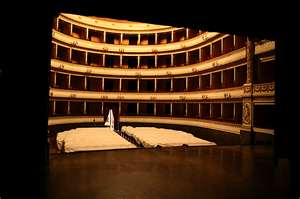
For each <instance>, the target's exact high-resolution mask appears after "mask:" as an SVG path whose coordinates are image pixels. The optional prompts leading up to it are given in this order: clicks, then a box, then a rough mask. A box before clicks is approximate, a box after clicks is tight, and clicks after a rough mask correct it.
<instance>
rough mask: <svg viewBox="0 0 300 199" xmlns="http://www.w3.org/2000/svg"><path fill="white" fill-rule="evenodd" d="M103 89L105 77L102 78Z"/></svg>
mask: <svg viewBox="0 0 300 199" xmlns="http://www.w3.org/2000/svg"><path fill="white" fill-rule="evenodd" d="M102 91H104V77H103V78H102Z"/></svg>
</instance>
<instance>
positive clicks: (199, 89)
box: [199, 75, 201, 90]
mask: <svg viewBox="0 0 300 199" xmlns="http://www.w3.org/2000/svg"><path fill="white" fill-rule="evenodd" d="M199 90H201V75H199Z"/></svg>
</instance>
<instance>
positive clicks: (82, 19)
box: [59, 13, 179, 33]
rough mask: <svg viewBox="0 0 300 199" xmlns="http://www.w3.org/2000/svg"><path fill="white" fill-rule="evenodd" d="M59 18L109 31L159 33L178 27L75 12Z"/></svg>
mask: <svg viewBox="0 0 300 199" xmlns="http://www.w3.org/2000/svg"><path fill="white" fill-rule="evenodd" d="M59 18H60V19H62V20H64V21H66V22H69V23H73V24H76V25H78V26H81V27H85V28H92V29H96V30H102V31H106V30H109V31H111V32H118V33H120V32H135V33H140V32H143V33H160V32H166V31H172V30H177V29H179V28H174V27H171V26H165V25H155V24H149V23H140V22H133V21H127V20H114V19H109V18H101V17H89V16H81V15H75V14H67V13H62V14H60V16H59Z"/></svg>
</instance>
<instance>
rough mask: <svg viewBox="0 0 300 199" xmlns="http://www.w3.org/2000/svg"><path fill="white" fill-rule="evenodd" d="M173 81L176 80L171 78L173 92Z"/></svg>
mask: <svg viewBox="0 0 300 199" xmlns="http://www.w3.org/2000/svg"><path fill="white" fill-rule="evenodd" d="M173 81H174V78H171V91H173Z"/></svg>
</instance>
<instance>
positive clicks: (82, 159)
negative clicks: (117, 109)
mask: <svg viewBox="0 0 300 199" xmlns="http://www.w3.org/2000/svg"><path fill="white" fill-rule="evenodd" d="M48 183H49V184H48V191H49V192H48V196H49V198H51V199H52V198H72V199H75V198H84V199H93V198H99V199H102V198H103V199H110V198H119V199H125V198H126V199H127V198H128V199H135V198H139V199H140V198H141V199H143V198H151V199H153V198H180V199H183V198H204V199H211V198H214V199H222V198H230V199H234V198H236V199H241V198H243V199H247V198H256V199H257V198H264V199H266V198H270V199H271V198H272V199H275V198H287V192H288V162H287V161H285V160H280V161H279V164H278V166H277V167H276V166H275V165H274V164H273V161H272V147H266V146H255V147H251V146H215V147H187V148H183V147H179V148H162V149H131V150H114V151H98V152H82V153H73V154H57V155H52V156H51V159H50V166H49V178H48Z"/></svg>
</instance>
